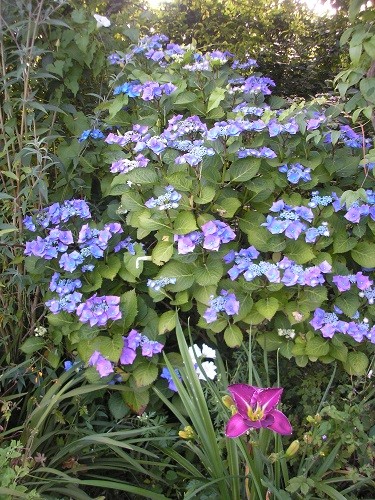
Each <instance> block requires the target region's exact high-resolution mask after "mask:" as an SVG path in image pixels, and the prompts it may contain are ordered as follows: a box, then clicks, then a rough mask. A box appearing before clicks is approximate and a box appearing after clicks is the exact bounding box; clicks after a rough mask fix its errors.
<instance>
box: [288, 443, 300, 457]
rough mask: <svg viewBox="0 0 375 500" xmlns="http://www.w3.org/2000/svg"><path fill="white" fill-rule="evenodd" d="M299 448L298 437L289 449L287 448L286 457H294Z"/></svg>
mask: <svg viewBox="0 0 375 500" xmlns="http://www.w3.org/2000/svg"><path fill="white" fill-rule="evenodd" d="M298 450H299V441H298V439H296V440H294V441H293V442H292V443H291V444H290V445H289V447H288V449H287V450H286V452H285V458H291V457H293V456H294V455H295V454H296V453H297V451H298Z"/></svg>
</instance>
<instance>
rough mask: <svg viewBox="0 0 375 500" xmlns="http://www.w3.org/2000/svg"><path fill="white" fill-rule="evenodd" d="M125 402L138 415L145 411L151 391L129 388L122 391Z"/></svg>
mask: <svg viewBox="0 0 375 500" xmlns="http://www.w3.org/2000/svg"><path fill="white" fill-rule="evenodd" d="M121 395H122V397H123V399H124V401H125V403H126V404H127V405H128V406H129V408H130V409H131V410H132V411H133V412H134V413H136V414H137V415H142V413H144V411H145V409H146V407H147V405H148V403H149V401H150V393H149V391H148V390H142V391H133V390H129V391H126V392H123V393H121Z"/></svg>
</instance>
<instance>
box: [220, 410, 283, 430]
mask: <svg viewBox="0 0 375 500" xmlns="http://www.w3.org/2000/svg"><path fill="white" fill-rule="evenodd" d="M271 415H272V416H273V418H274V422H273V424H271V425H269V426H268V429H271V430H272V431H275V432H278V433H279V434H283V435H284V434H285V435H286V434H292V432H293V429H292V426H291V425H290V422H289V420H288V419H287V417H286V416H285V415H284V413H282V412H281V411H279V410H273V412H272V413H271ZM228 423H229V422H228Z"/></svg>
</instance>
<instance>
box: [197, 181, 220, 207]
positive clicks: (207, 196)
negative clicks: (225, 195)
mask: <svg viewBox="0 0 375 500" xmlns="http://www.w3.org/2000/svg"><path fill="white" fill-rule="evenodd" d="M215 195H216V189H215V188H214V187H213V186H202V187H201V188H200V192H199V194H198V195H195V196H194V203H197V204H198V205H205V204H206V203H210V201H212V200H213V199H214V198H215Z"/></svg>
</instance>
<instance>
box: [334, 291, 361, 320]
mask: <svg viewBox="0 0 375 500" xmlns="http://www.w3.org/2000/svg"><path fill="white" fill-rule="evenodd" d="M335 305H336V306H337V307H338V308H340V309H341V310H342V311H343V312H344V313H345V314H346V315H347V316H349V318H351V317H353V316H354V313H355V312H356V311H357V310H358V308H359V305H360V301H359V298H358V294H357V295H356V294H353V293H344V294H341V295H339V296H338V297H337V299H336V300H335Z"/></svg>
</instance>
